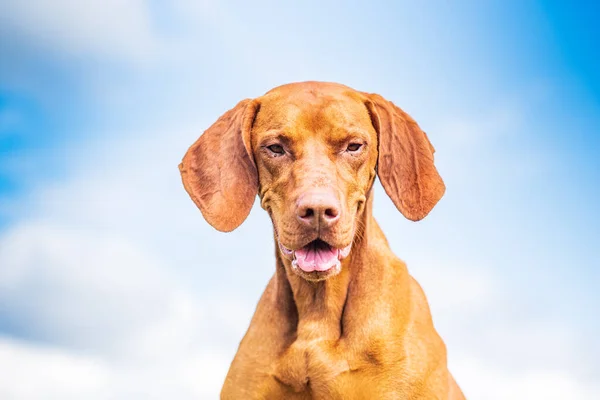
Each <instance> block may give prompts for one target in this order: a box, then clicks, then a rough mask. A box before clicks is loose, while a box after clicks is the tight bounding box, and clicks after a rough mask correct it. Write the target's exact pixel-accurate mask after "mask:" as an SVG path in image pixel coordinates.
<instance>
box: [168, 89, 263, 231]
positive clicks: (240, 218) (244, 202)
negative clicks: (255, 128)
mask: <svg viewBox="0 0 600 400" xmlns="http://www.w3.org/2000/svg"><path fill="white" fill-rule="evenodd" d="M258 109H259V103H258V102H257V101H256V100H250V99H246V100H242V101H240V102H239V103H238V104H237V105H236V106H235V107H234V108H232V109H231V110H229V111H227V112H226V113H225V114H223V115H222V116H221V118H219V119H218V120H217V122H215V123H214V124H213V125H212V126H211V127H210V128H208V129H207V130H206V131H205V132H204V134H203V135H202V136H200V138H199V139H198V140H197V141H196V143H194V144H193V145H192V146H191V147H190V148H189V150H188V151H187V153H186V154H185V156H184V157H183V161H182V162H181V164H179V170H180V172H181V179H182V180H183V186H184V187H185V190H186V191H187V192H188V194H189V195H190V197H191V198H192V200H193V201H194V203H196V206H198V208H199V209H200V211H201V212H202V215H203V216H204V219H206V221H207V222H208V223H209V224H211V225H212V226H213V227H214V228H215V229H218V230H219V231H221V232H229V231H232V230H234V229H235V228H237V227H238V226H239V225H240V224H241V223H242V222H244V220H245V219H246V217H247V216H248V214H249V213H250V209H251V208H252V205H253V204H254V199H255V198H256V193H257V191H258V173H257V171H256V166H255V165H254V158H253V156H252V152H251V149H250V131H251V129H252V124H253V122H254V118H255V116H256V113H257V112H258Z"/></svg>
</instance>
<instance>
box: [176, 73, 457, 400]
mask: <svg viewBox="0 0 600 400" xmlns="http://www.w3.org/2000/svg"><path fill="white" fill-rule="evenodd" d="M433 152H434V149H433V147H432V145H431V143H430V142H429V140H428V139H427V136H426V135H425V132H423V131H422V130H421V129H420V128H419V126H418V125H417V123H416V122H415V121H414V120H413V119H411V117H410V116H408V115H407V114H406V113H404V112H403V111H402V110H401V109H400V108H398V107H396V106H395V105H394V104H392V103H391V102H389V101H387V100H385V99H383V98H382V97H381V96H379V95H376V94H367V93H362V92H358V91H355V90H353V89H351V88H349V87H346V86H343V85H338V84H333V83H321V82H304V83H293V84H289V85H284V86H280V87H278V88H275V89H273V90H271V91H269V92H268V93H267V94H265V95H264V96H262V97H260V98H258V99H254V100H249V99H247V100H243V101H241V102H240V103H238V104H237V105H236V106H235V107H234V108H233V109H231V110H229V111H228V112H226V113H225V114H224V115H223V116H222V117H221V118H219V120H218V121H217V122H216V123H215V124H213V125H212V126H211V127H210V128H209V129H208V130H207V131H206V132H205V133H204V134H203V135H202V136H201V137H200V138H199V139H198V140H197V141H196V143H194V144H193V145H192V146H191V147H190V149H189V150H188V152H187V154H186V155H185V157H184V158H183V162H182V163H181V165H180V166H179V167H180V170H181V175H182V178H183V184H184V186H185V189H186V190H187V192H188V193H189V195H190V196H191V198H192V200H193V201H194V202H195V203H196V205H197V206H198V207H199V208H200V211H202V215H204V218H205V219H206V220H207V221H208V223H209V224H211V225H212V226H213V227H215V228H216V229H218V230H220V231H231V230H233V229H235V228H236V227H238V226H239V225H240V224H241V223H242V222H243V221H244V219H246V217H247V216H248V214H249V212H250V209H251V208H252V204H253V203H254V199H255V197H256V195H257V193H258V195H259V196H260V199H261V205H262V207H263V208H264V209H265V210H267V212H268V213H269V215H270V216H271V219H272V221H273V230H274V238H275V242H276V248H277V250H276V255H275V258H276V270H275V275H274V276H273V278H272V279H271V281H270V282H269V284H268V286H267V288H266V290H265V292H264V294H263V295H262V297H261V299H260V302H259V303H258V306H257V308H256V312H255V314H254V317H253V318H252V322H251V323H250V328H249V329H248V332H247V333H246V335H245V336H244V339H243V340H242V342H241V344H240V347H239V349H238V353H237V355H236V357H235V359H234V360H233V363H232V364H231V368H230V370H229V373H228V375H227V379H226V380H225V384H224V387H223V390H222V392H221V398H222V399H240V400H250V399H464V396H463V394H462V393H461V391H460V389H459V388H458V386H457V385H456V383H455V381H454V379H453V378H452V375H451V374H450V372H449V371H448V369H447V363H446V349H445V346H444V343H443V342H442V340H441V339H440V337H439V336H438V334H437V332H436V331H435V329H434V327H433V323H432V321H431V314H430V312H429V307H428V305H427V300H426V299H425V295H424V294H423V291H422V290H421V288H420V286H419V284H418V283H417V282H416V281H415V280H414V279H413V278H412V277H411V276H410V275H409V274H408V272H407V269H406V265H405V264H404V263H403V262H402V261H400V260H399V259H398V258H397V257H396V256H395V255H394V254H393V253H392V251H391V250H390V248H389V246H388V243H387V240H386V238H385V236H384V235H383V233H382V231H381V229H380V228H379V226H378V225H377V223H376V222H375V220H374V219H373V216H372V213H371V210H372V204H373V189H372V188H373V182H374V180H375V175H376V174H377V175H378V176H379V179H380V181H381V183H382V185H383V187H384V188H385V191H386V193H387V194H388V195H389V196H390V198H391V199H392V201H393V202H394V204H395V205H396V207H397V208H398V210H399V211H400V212H401V213H402V214H403V215H404V216H405V217H406V218H408V219H410V220H413V221H417V220H420V219H422V218H424V217H425V216H426V215H427V214H428V213H429V211H431V209H432V208H433V206H434V205H435V204H436V203H437V202H438V200H439V199H440V198H441V197H442V195H443V194H444V191H445V186H444V183H443V181H442V179H441V178H440V176H439V174H438V172H437V170H436V168H435V166H434V165H433Z"/></svg>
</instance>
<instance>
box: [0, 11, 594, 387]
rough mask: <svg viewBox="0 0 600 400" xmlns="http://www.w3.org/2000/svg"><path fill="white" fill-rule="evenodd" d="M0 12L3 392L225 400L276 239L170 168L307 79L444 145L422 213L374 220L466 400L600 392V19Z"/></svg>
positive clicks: (258, 215) (580, 15) (386, 207)
mask: <svg viewBox="0 0 600 400" xmlns="http://www.w3.org/2000/svg"><path fill="white" fill-rule="evenodd" d="M0 7H1V8H2V10H3V12H2V14H1V15H0V374H1V375H2V376H3V377H7V378H6V379H3V380H2V382H0V397H2V398H7V399H39V398H60V399H69V398H73V399H75V398H90V399H96V398H97V399H105V398H111V399H115V398H123V399H131V398H140V399H147V398H180V399H186V398H198V397H200V398H217V393H218V391H219V388H220V385H221V382H222V380H223V378H224V374H225V373H226V371H227V367H228V365H229V362H230V360H231V358H232V357H233V354H234V353H235V350H236V348H237V344H238V342H239V340H240V339H241V337H242V335H243V333H244V331H245V329H246V327H247V325H248V322H249V318H250V316H251V315H252V312H253V309H254V305H255V304H256V302H257V300H258V298H259V296H260V294H261V292H262V290H263V288H264V286H265V284H266V282H267V280H268V278H269V276H270V275H271V274H272V273H273V268H274V266H273V260H272V252H273V243H272V241H271V237H272V236H271V231H270V229H271V228H270V224H269V220H268V217H267V216H266V215H265V214H264V212H263V211H262V210H261V209H260V208H259V207H255V208H254V209H253V211H252V213H251V215H250V217H249V218H248V220H247V221H246V222H245V223H244V224H243V225H242V226H241V227H240V228H239V229H238V230H236V231H235V232H233V233H230V234H226V235H225V234H222V233H218V232H216V231H214V230H212V229H211V228H210V227H209V226H208V225H207V224H206V223H205V222H204V220H203V219H202V217H201V215H200V213H199V212H198V211H197V209H195V207H194V205H193V203H192V202H191V201H190V200H189V198H187V195H186V193H185V191H184V190H183V188H182V187H181V183H180V178H179V175H178V170H177V164H178V163H179V161H180V159H181V157H182V156H183V154H184V152H185V150H186V149H187V147H188V146H189V145H190V144H191V143H192V142H193V141H194V140H195V139H196V138H197V137H198V136H199V134H200V133H201V132H202V131H203V130H204V129H206V128H207V127H208V126H209V125H210V124H211V123H212V122H214V121H215V120H216V119H217V118H218V117H219V116H220V115H221V114H222V113H223V112H224V111H226V110H228V109H229V108H231V107H232V106H233V105H234V104H236V103H237V101H239V100H240V99H242V98H247V97H256V96H260V95H261V94H263V93H264V92H266V91H267V90H269V89H271V88H272V87H274V86H277V85H280V84H283V83H287V82H293V81H302V80H325V81H335V82H340V83H344V84H347V85H349V86H352V87H355V88H356V89H359V90H364V91H369V92H377V93H380V94H382V95H383V96H384V97H386V98H388V99H390V100H392V101H394V103H396V104H398V105H399V106H401V107H402V108H404V110H405V111H407V112H408V113H410V114H411V115H412V116H413V117H414V118H415V119H416V120H417V121H418V122H419V124H420V125H421V126H422V127H423V128H424V129H425V130H426V131H427V132H428V135H429V137H430V139H431V140H432V142H433V144H434V146H435V147H436V150H437V151H436V163H437V165H438V169H439V170H440V173H441V175H442V177H443V178H444V180H445V182H446V185H447V188H448V190H447V193H446V195H445V197H444V198H443V199H442V201H441V202H440V203H439V205H438V206H437V207H436V208H435V210H434V211H433V212H432V213H431V214H430V216H429V217H427V218H426V219H425V220H423V221H421V222H419V223H416V224H415V223H411V222H409V221H406V220H404V219H403V217H402V216H401V215H400V214H399V213H398V212H397V211H396V210H395V208H394V206H393V205H392V203H391V201H390V200H389V199H388V198H387V197H385V193H384V192H383V191H382V190H381V188H380V187H379V186H377V187H376V200H375V201H376V204H375V215H376V218H378V220H379V221H380V223H381V225H382V228H383V230H384V232H385V233H386V235H387V237H388V239H389V241H390V243H391V245H392V248H393V249H394V251H395V252H396V253H397V254H398V256H399V257H400V258H402V259H404V260H405V261H406V262H407V263H408V266H409V270H410V272H411V273H412V274H413V275H414V276H415V277H416V278H417V280H418V281H419V282H420V283H421V284H422V286H423V288H424V290H425V292H426V294H427V296H428V298H429V300H430V304H431V308H432V311H433V316H434V321H435V323H436V327H437V328H438V330H439V331H440V333H441V334H442V336H443V338H444V340H445V341H446V344H447V345H448V349H449V358H450V367H451V369H452V371H453V373H454V375H455V376H456V379H457V380H458V382H459V384H460V385H461V386H462V388H463V390H464V391H465V393H466V394H467V395H468V396H469V397H470V398H490V399H506V398H511V399H532V398H540V399H541V398H543V399H564V398H573V399H592V398H598V397H600V386H599V385H598V382H600V376H599V375H598V371H600V365H599V364H598V361H597V360H598V359H600V346H599V345H598V341H597V340H596V338H597V337H598V335H600V325H599V323H598V319H597V317H596V315H597V314H598V306H599V305H600V295H598V292H597V288H598V284H600V272H599V271H600V268H599V267H600V263H599V262H598V259H597V254H596V253H597V248H598V243H600V228H599V226H600V213H599V211H598V207H597V205H596V200H597V199H598V197H599V195H600V185H599V182H600V161H599V157H598V155H599V154H600V53H599V51H598V50H597V45H596V43H597V42H598V41H599V40H600V32H599V29H600V28H599V27H598V25H597V23H596V21H595V16H596V15H598V12H599V11H600V10H599V9H598V8H599V6H598V5H595V4H592V2H589V3H586V2H570V3H569V4H564V2H558V1H554V2H535V1H520V2H516V1H503V2H500V1H488V2H479V3H478V4H474V3H473V2H453V4H449V3H448V2H427V4H426V5H423V4H420V5H416V3H415V2H404V1H401V2H373V3H372V4H367V3H364V2H317V1H307V2H303V3H302V5H301V6H291V5H288V6H282V5H281V4H279V3H276V2H269V1H258V2H252V5H250V4H245V3H242V2H231V1H228V2H218V1H211V0H205V1H200V2H194V1H178V2H160V1H146V0H135V1H127V2H125V1H118V0H110V1H97V0H92V1H88V2H86V3H85V4H83V3H82V4H79V3H73V2H70V1H67V0H56V1H54V2H53V3H52V4H50V3H49V2H45V1H42V0H36V1H31V2H28V3H27V4H24V2H20V3H19V2H8V1H3V0H0ZM48 371H52V374H49V373H48ZM490 386H492V387H494V388H496V389H497V390H494V392H495V393H493V394H490V389H489V387H490ZM494 396H495V397H494Z"/></svg>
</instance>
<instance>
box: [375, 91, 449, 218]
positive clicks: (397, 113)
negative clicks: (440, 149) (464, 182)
mask: <svg viewBox="0 0 600 400" xmlns="http://www.w3.org/2000/svg"><path fill="white" fill-rule="evenodd" d="M367 97H368V100H367V102H366V105H367V109H368V110H369V112H370V113H371V120H372V121H373V125H374V127H375V130H376V131H377V134H378V135H379V156H378V160H377V175H378V176H379V180H380V181H381V184H382V185H383V188H384V189H385V192H386V193H387V194H388V196H390V198H391V199H392V201H393V202H394V204H395V205H396V208H397V209H398V210H399V211H400V212H401V213H402V214H403V215H404V216H405V217H406V218H408V219H410V220H412V221H419V220H421V219H423V218H425V216H426V215H427V214H429V212H430V211H431V209H432V208H433V207H434V206H435V205H436V203H437V202H438V200H439V199H441V198H442V196H443V195H444V192H445V190H446V186H445V185H444V181H442V178H441V177H440V175H439V174H438V171H437V169H436V168H435V166H434V165H433V153H434V151H435V150H434V148H433V146H432V145H431V143H430V142H429V139H428V138H427V135H426V134H425V132H423V131H422V130H421V128H419V125H417V123H416V122H415V121H414V120H413V119H412V118H411V117H410V116H409V115H408V114H406V113H405V112H404V111H402V110H401V109H400V108H399V107H397V106H396V105H394V103H392V102H391V101H388V100H386V99H384V98H383V97H381V96H380V95H378V94H367Z"/></svg>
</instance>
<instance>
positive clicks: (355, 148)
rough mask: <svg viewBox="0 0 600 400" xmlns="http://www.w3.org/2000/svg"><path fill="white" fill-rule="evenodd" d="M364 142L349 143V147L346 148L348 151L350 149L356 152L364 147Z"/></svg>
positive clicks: (351, 151)
mask: <svg viewBox="0 0 600 400" xmlns="http://www.w3.org/2000/svg"><path fill="white" fill-rule="evenodd" d="M362 146H363V145H362V143H350V144H349V145H348V147H347V148H346V151H349V152H350V153H354V152H357V151H359V150H360V148H361V147H362Z"/></svg>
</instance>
